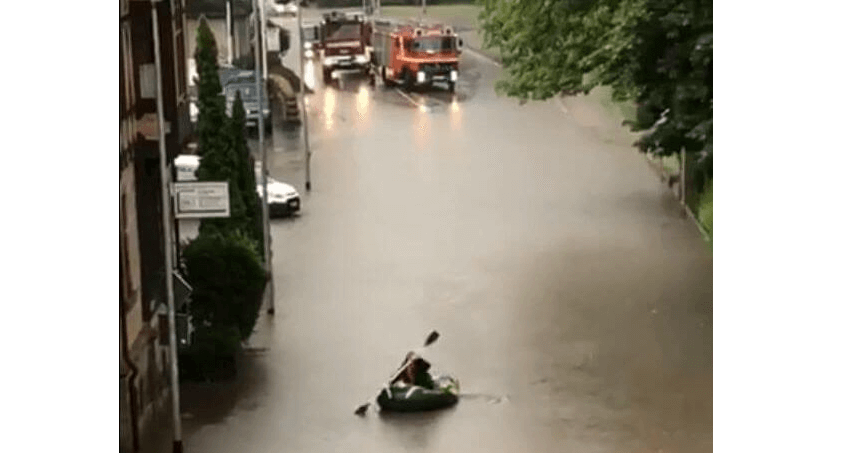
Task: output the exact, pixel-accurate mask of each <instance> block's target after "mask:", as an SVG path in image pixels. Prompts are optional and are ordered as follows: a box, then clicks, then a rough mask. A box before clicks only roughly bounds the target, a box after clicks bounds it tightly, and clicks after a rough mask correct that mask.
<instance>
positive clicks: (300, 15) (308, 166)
mask: <svg viewBox="0 0 846 453" xmlns="http://www.w3.org/2000/svg"><path fill="white" fill-rule="evenodd" d="M297 30H299V32H300V34H299V36H300V41H299V52H300V97H301V98H302V100H301V104H302V109H301V110H302V112H303V137H304V139H305V158H306V181H305V188H306V191H308V192H311V145H310V144H309V141H308V109H307V108H306V103H305V95H306V92H305V63H303V45H304V42H303V41H304V40H303V11H302V8H300V9H299V10H297Z"/></svg>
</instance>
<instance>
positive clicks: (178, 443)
mask: <svg viewBox="0 0 846 453" xmlns="http://www.w3.org/2000/svg"><path fill="white" fill-rule="evenodd" d="M159 1H160V0H151V3H152V9H151V11H152V19H153V54H154V57H153V58H155V69H156V116H157V122H158V135H159V136H158V139H159V177H160V179H161V191H162V226H163V228H162V229H163V230H164V242H165V243H164V255H165V288H166V290H167V324H168V334H169V335H168V337H169V338H168V340H169V341H168V343H169V347H170V379H171V400H172V402H173V453H182V419H181V418H180V414H179V366H178V364H177V360H178V356H177V351H176V303H175V301H174V300H173V249H172V248H171V245H172V244H173V238H172V237H171V218H170V214H171V212H170V173H169V172H168V162H167V149H166V148H165V121H164V99H162V98H163V96H162V92H163V90H162V57H161V50H160V48H159V46H160V44H159V17H158V4H159Z"/></svg>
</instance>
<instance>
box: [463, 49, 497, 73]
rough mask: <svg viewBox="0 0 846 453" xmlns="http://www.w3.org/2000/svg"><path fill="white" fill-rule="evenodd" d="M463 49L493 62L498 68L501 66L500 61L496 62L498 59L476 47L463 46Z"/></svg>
mask: <svg viewBox="0 0 846 453" xmlns="http://www.w3.org/2000/svg"><path fill="white" fill-rule="evenodd" d="M464 49H465V50H467V51H468V52H470V53H472V54H475V55H476V56H477V57H479V58H481V59H483V60H488V61H489V62H490V63H493V64H495V65H496V67H498V68H501V67H502V64H501V63H500V62H498V61H496V60H494V59H493V58H491V57H489V56H487V55H485V54H483V53H482V52H479V51H478V50H476V49H473V48H470V47H465V48H464Z"/></svg>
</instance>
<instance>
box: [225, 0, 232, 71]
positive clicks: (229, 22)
mask: <svg viewBox="0 0 846 453" xmlns="http://www.w3.org/2000/svg"><path fill="white" fill-rule="evenodd" d="M226 45H227V52H226V62H227V63H228V64H232V0H226Z"/></svg>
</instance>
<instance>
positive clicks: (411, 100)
mask: <svg viewBox="0 0 846 453" xmlns="http://www.w3.org/2000/svg"><path fill="white" fill-rule="evenodd" d="M394 90H396V92H397V93H399V94H401V95H402V97H404V98H405V99H406V100H408V102H411V103H412V104H414V105H415V106H416V107H425V106H426V104H421V103H419V102H417V101H415V100H414V98H412V97H411V96H409V95H407V94H406V93H405V91H402V90H401V89H399V88H394Z"/></svg>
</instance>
